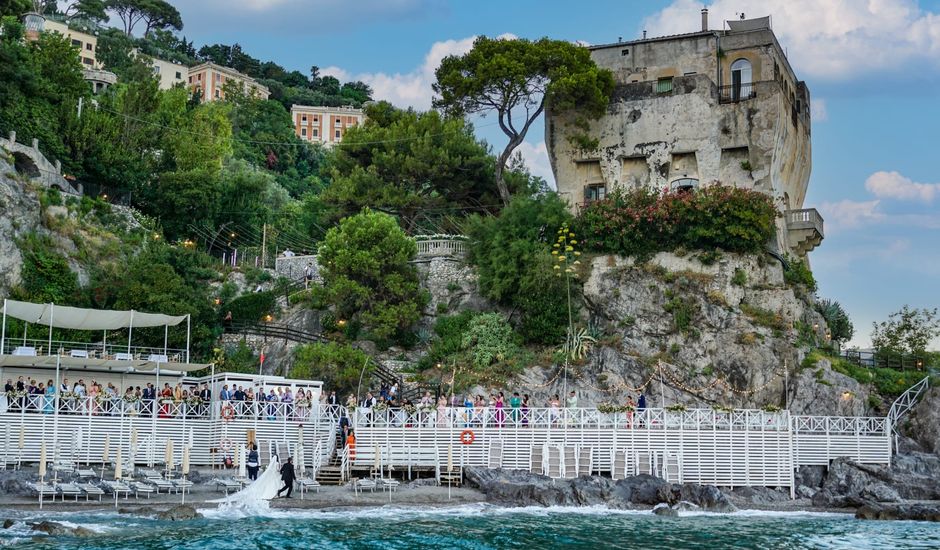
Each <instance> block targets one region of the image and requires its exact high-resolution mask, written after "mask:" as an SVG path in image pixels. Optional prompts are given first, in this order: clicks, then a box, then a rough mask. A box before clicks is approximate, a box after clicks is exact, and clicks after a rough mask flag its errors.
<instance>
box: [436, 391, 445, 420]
mask: <svg viewBox="0 0 940 550" xmlns="http://www.w3.org/2000/svg"><path fill="white" fill-rule="evenodd" d="M437 425H438V426H446V425H447V398H446V397H444V396H443V395H442V396H440V397H439V398H437Z"/></svg>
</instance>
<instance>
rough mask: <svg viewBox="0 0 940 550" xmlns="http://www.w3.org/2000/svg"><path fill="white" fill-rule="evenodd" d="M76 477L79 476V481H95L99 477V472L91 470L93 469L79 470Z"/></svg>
mask: <svg viewBox="0 0 940 550" xmlns="http://www.w3.org/2000/svg"><path fill="white" fill-rule="evenodd" d="M75 475H77V476H78V477H79V479H94V478H96V477H98V472H96V471H94V470H91V469H87V470H81V469H79V470H76V471H75Z"/></svg>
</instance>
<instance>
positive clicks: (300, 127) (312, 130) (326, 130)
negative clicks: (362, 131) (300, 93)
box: [290, 105, 366, 147]
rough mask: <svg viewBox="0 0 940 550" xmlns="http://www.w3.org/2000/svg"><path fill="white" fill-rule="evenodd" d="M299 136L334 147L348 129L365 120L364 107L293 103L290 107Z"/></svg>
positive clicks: (305, 139) (295, 129)
mask: <svg viewBox="0 0 940 550" xmlns="http://www.w3.org/2000/svg"><path fill="white" fill-rule="evenodd" d="M290 114H291V120H293V122H294V132H295V133H296V134H297V137H299V138H300V139H302V140H304V141H309V142H312V143H322V144H323V145H324V146H325V147H332V146H333V145H334V144H336V143H339V142H340V141H342V140H343V136H344V135H345V134H346V131H347V130H349V129H350V128H352V127H354V126H358V125H360V124H362V123H363V122H365V120H366V115H365V113H364V112H363V111H362V109H357V108H355V107H349V106H346V107H311V106H308V105H293V106H291V109H290Z"/></svg>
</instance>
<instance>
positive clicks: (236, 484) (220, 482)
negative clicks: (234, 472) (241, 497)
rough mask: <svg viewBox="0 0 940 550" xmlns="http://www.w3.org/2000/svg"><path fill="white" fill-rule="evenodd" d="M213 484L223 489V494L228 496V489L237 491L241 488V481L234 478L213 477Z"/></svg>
mask: <svg viewBox="0 0 940 550" xmlns="http://www.w3.org/2000/svg"><path fill="white" fill-rule="evenodd" d="M212 483H213V484H215V488H216V489H219V490H223V489H224V490H225V496H228V492H229V491H238V490H239V489H241V488H242V483H241V482H240V481H236V480H234V479H215V480H213V481H212Z"/></svg>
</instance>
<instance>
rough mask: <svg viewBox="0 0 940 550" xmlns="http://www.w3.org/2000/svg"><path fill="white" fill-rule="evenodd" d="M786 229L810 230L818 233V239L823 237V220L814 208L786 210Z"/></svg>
mask: <svg viewBox="0 0 940 550" xmlns="http://www.w3.org/2000/svg"><path fill="white" fill-rule="evenodd" d="M787 228H788V229H790V230H791V231H793V230H799V229H812V230H815V231H816V232H817V233H819V236H820V237H823V236H825V234H824V233H823V218H822V216H820V215H819V211H818V210H816V209H815V208H803V209H800V210H788V211H787Z"/></svg>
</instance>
